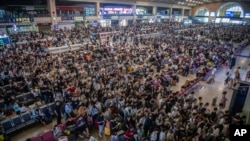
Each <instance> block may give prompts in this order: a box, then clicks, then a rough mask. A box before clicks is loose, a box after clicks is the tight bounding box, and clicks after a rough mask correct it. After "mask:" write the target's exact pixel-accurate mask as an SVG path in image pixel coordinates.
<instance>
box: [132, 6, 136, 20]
mask: <svg viewBox="0 0 250 141" xmlns="http://www.w3.org/2000/svg"><path fill="white" fill-rule="evenodd" d="M132 13H133V23H135V22H136V4H134V5H133V8H132Z"/></svg>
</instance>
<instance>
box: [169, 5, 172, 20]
mask: <svg viewBox="0 0 250 141" xmlns="http://www.w3.org/2000/svg"><path fill="white" fill-rule="evenodd" d="M169 18H170V19H171V18H172V7H170V8H169Z"/></svg>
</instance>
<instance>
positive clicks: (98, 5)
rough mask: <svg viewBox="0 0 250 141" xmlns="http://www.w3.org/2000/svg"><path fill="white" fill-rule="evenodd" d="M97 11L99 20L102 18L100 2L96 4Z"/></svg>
mask: <svg viewBox="0 0 250 141" xmlns="http://www.w3.org/2000/svg"><path fill="white" fill-rule="evenodd" d="M95 11H96V16H97V17H98V18H99V17H100V2H96V6H95Z"/></svg>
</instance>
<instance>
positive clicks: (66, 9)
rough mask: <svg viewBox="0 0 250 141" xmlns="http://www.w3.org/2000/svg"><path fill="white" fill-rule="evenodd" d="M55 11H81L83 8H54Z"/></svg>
mask: <svg viewBox="0 0 250 141" xmlns="http://www.w3.org/2000/svg"><path fill="white" fill-rule="evenodd" d="M56 10H62V11H83V7H80V6H56Z"/></svg>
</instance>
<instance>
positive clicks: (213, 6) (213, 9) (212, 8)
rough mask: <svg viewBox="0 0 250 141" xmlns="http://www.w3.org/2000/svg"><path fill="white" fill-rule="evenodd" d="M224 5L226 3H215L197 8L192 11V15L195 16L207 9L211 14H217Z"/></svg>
mask: <svg viewBox="0 0 250 141" xmlns="http://www.w3.org/2000/svg"><path fill="white" fill-rule="evenodd" d="M224 3H225V2H214V3H209V4H203V5H198V6H195V7H193V8H192V10H191V15H194V14H195V12H196V11H197V10H198V9H200V8H207V9H208V11H209V12H216V11H217V10H218V9H219V8H220V7H221V6H222V5H223V4H224Z"/></svg>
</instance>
